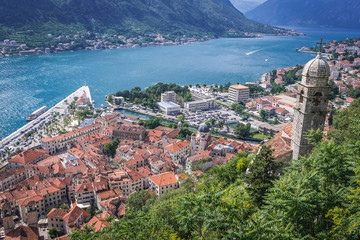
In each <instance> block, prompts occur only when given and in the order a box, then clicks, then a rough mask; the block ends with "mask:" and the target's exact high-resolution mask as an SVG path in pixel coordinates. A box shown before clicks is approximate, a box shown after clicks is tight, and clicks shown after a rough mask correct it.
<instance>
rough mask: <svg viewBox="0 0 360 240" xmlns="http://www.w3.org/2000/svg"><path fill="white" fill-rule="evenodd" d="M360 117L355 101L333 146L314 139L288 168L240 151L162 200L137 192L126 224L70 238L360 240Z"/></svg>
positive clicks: (267, 156) (266, 154)
mask: <svg viewBox="0 0 360 240" xmlns="http://www.w3.org/2000/svg"><path fill="white" fill-rule="evenodd" d="M359 118H360V100H356V101H354V102H353V103H352V105H351V106H350V107H349V108H347V109H345V110H344V111H342V112H341V113H340V114H339V115H338V116H337V117H336V118H335V121H334V127H335V130H334V131H333V132H331V134H329V136H327V138H328V140H322V141H321V138H319V132H313V133H311V134H309V138H310V139H311V141H312V142H313V143H314V144H315V145H316V147H315V148H314V151H313V153H312V154H311V156H310V157H308V158H301V159H300V160H297V161H292V162H290V163H287V164H285V165H284V164H283V163H281V162H274V161H273V160H274V159H273V158H272V156H271V150H270V149H269V148H267V147H263V148H262V149H261V151H260V153H258V154H250V155H247V154H246V153H240V154H238V155H237V157H236V158H234V159H233V160H232V161H231V162H229V163H227V164H226V165H224V166H216V167H214V168H213V169H212V170H211V171H209V172H208V173H206V174H204V175H202V177H200V178H199V180H198V182H195V180H194V181H192V182H190V183H187V184H186V185H183V186H182V187H181V188H180V189H178V190H174V191H172V192H169V193H167V194H165V195H163V196H161V197H160V199H158V200H157V199H156V198H155V197H154V196H153V195H151V194H144V192H138V193H135V194H132V195H131V196H130V197H129V199H128V202H127V208H128V212H127V214H126V215H125V217H124V218H123V219H120V220H119V221H114V222H112V224H111V226H110V227H106V228H104V229H102V230H101V231H99V232H97V233H94V232H93V230H92V229H91V228H86V229H85V230H81V231H75V232H73V233H72V234H71V239H359V237H360V231H359V230H360V217H359V214H360V212H359V210H360V171H359V170H360V167H359V166H360V165H359V163H360V122H359V121H358V119H359ZM251 161H253V162H252V163H251ZM280 167H283V170H282V174H281V175H280V176H279V175H278V174H277V172H279V171H280ZM247 168H249V170H250V171H249V172H250V173H246V169H247Z"/></svg>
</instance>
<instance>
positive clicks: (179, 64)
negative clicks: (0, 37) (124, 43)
mask: <svg viewBox="0 0 360 240" xmlns="http://www.w3.org/2000/svg"><path fill="white" fill-rule="evenodd" d="M298 31H301V32H305V33H306V34H307V36H304V37H274V36H266V37H263V38H258V39H217V40H212V41H208V42H203V43H195V44H190V45H182V46H174V47H148V48H132V49H115V50H103V51H87V52H71V53H59V54H50V55H39V56H17V57H8V58H0V138H2V137H5V136H7V135H8V134H10V133H11V132H13V131H14V130H16V129H17V128H19V127H21V126H22V125H24V124H25V123H26V121H25V117H26V116H27V115H28V114H30V113H31V112H33V111H34V110H36V109H38V108H39V107H41V106H43V105H46V106H48V107H51V106H53V105H54V104H56V103H57V102H59V101H60V100H61V99H63V98H64V97H66V96H67V95H69V94H70V93H72V92H73V91H74V90H76V89H77V88H79V87H80V86H82V85H83V84H84V83H86V84H87V85H88V86H89V87H90V90H91V92H92V96H93V99H94V100H95V103H96V105H97V106H100V104H102V103H104V96H105V95H107V94H109V93H115V92H116V91H118V90H124V89H131V88H132V87H135V86H140V87H142V88H143V87H147V86H150V85H152V84H155V83H157V82H164V83H177V84H182V85H186V84H194V83H200V84H204V83H205V84H213V83H218V84H220V83H227V82H231V83H237V82H239V83H245V82H248V81H256V80H257V79H258V78H259V77H260V76H261V74H263V73H265V72H267V71H270V70H272V69H274V68H278V67H288V66H293V65H296V64H304V63H306V62H307V61H308V60H310V59H311V58H312V57H313V55H312V54H310V53H300V52H296V51H294V50H295V48H301V47H302V46H308V47H311V46H314V44H315V43H316V42H317V41H319V40H320V38H321V37H322V36H323V37H324V40H325V41H330V40H340V39H346V38H351V37H360V29H358V30H349V29H347V30H344V29H298ZM265 59H269V61H268V62H265Z"/></svg>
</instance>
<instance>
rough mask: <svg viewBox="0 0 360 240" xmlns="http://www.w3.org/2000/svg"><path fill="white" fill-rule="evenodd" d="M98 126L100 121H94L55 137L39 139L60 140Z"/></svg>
mask: <svg viewBox="0 0 360 240" xmlns="http://www.w3.org/2000/svg"><path fill="white" fill-rule="evenodd" d="M100 126H101V123H95V124H92V125H90V126H87V127H83V128H80V129H76V130H74V131H72V132H68V133H64V134H61V135H59V136H56V137H47V138H43V139H41V141H43V142H51V141H60V140H62V139H64V138H67V137H71V136H73V135H76V134H79V133H82V132H85V131H87V130H89V129H92V128H96V127H100Z"/></svg>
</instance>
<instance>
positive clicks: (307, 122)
mask: <svg viewBox="0 0 360 240" xmlns="http://www.w3.org/2000/svg"><path fill="white" fill-rule="evenodd" d="M329 76H330V67H329V65H328V64H327V62H326V61H325V60H323V59H322V57H321V54H318V55H317V57H316V58H315V59H313V60H311V61H309V62H308V63H307V64H306V65H305V67H304V70H303V76H302V80H301V83H299V84H298V93H297V101H296V106H295V114H294V124H293V134H292V143H291V146H292V149H293V158H294V159H298V158H299V156H307V155H309V154H310V153H311V151H312V149H313V147H314V146H313V145H312V144H310V143H309V141H308V140H307V138H306V135H307V134H308V132H309V131H310V130H317V129H320V130H323V129H324V125H325V118H326V114H327V107H328V102H329V99H330V90H331V88H330V86H329V85H328V81H329Z"/></svg>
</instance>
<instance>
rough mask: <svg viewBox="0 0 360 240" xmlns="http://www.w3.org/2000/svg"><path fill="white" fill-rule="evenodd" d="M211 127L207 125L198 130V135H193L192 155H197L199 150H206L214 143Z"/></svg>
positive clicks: (191, 143)
mask: <svg viewBox="0 0 360 240" xmlns="http://www.w3.org/2000/svg"><path fill="white" fill-rule="evenodd" d="M209 132H210V127H209V126H207V125H201V126H200V127H199V129H198V133H197V134H195V133H193V134H192V135H191V142H190V155H191V156H193V155H195V154H196V153H197V152H198V151H199V150H205V149H206V148H207V147H208V146H209V144H210V143H211V141H212V137H211V134H210V133H209Z"/></svg>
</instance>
